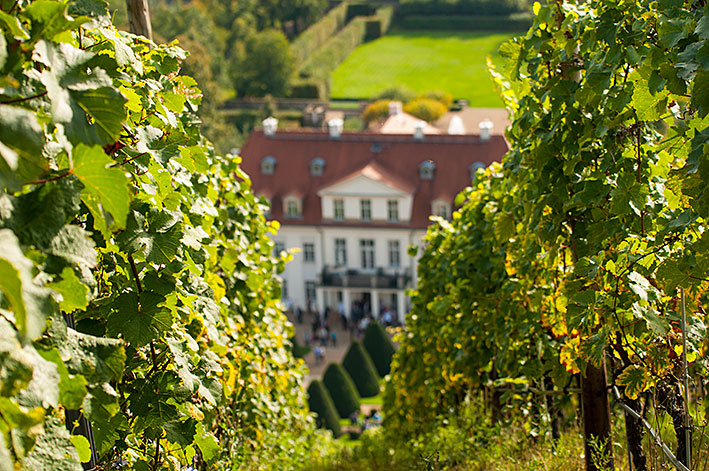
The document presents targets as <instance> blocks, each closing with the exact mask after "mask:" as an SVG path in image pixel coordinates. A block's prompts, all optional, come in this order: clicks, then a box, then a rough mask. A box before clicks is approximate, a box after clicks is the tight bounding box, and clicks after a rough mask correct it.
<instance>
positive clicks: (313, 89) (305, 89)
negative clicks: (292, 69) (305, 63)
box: [288, 78, 330, 100]
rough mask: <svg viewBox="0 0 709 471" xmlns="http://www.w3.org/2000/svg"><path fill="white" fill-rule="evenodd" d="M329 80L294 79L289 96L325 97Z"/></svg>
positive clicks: (323, 98)
mask: <svg viewBox="0 0 709 471" xmlns="http://www.w3.org/2000/svg"><path fill="white" fill-rule="evenodd" d="M328 84H329V82H328V81H327V80H323V79H316V78H309V79H296V80H295V81H294V82H293V85H291V89H290V93H289V94H288V96H289V97H291V98H314V99H316V100H325V99H327V95H328V90H329V88H330V87H329V85H328Z"/></svg>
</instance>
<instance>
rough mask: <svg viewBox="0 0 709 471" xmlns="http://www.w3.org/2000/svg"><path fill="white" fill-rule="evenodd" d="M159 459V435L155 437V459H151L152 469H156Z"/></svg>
mask: <svg viewBox="0 0 709 471" xmlns="http://www.w3.org/2000/svg"><path fill="white" fill-rule="evenodd" d="M159 460H160V436H158V438H156V439H155V459H154V461H153V471H156V470H157V469H158V461H159Z"/></svg>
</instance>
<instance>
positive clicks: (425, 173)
mask: <svg viewBox="0 0 709 471" xmlns="http://www.w3.org/2000/svg"><path fill="white" fill-rule="evenodd" d="M435 170H436V164H434V163H433V160H426V161H424V162H421V164H420V165H419V177H420V178H421V180H432V179H433V173H434V172H435Z"/></svg>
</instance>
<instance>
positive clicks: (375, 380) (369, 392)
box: [342, 340, 379, 397]
mask: <svg viewBox="0 0 709 471" xmlns="http://www.w3.org/2000/svg"><path fill="white" fill-rule="evenodd" d="M342 366H343V367H344V368H345V370H347V372H348V373H349V374H350V377H352V381H354V384H355V386H356V387H357V392H359V395H360V397H374V396H376V395H377V394H379V375H378V374H377V369H376V367H375V366H374V363H373V362H372V359H371V358H370V356H369V353H367V350H365V349H364V347H363V346H362V344H361V343H359V342H358V341H356V340H355V341H354V342H352V345H350V348H349V350H347V354H346V355H345V358H344V359H343V360H342Z"/></svg>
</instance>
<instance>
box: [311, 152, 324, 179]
mask: <svg viewBox="0 0 709 471" xmlns="http://www.w3.org/2000/svg"><path fill="white" fill-rule="evenodd" d="M323 172H325V159H323V158H322V157H315V158H314V159H313V160H311V161H310V175H312V176H314V177H320V176H322V174H323Z"/></svg>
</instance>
